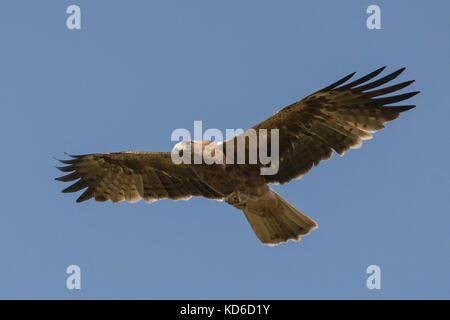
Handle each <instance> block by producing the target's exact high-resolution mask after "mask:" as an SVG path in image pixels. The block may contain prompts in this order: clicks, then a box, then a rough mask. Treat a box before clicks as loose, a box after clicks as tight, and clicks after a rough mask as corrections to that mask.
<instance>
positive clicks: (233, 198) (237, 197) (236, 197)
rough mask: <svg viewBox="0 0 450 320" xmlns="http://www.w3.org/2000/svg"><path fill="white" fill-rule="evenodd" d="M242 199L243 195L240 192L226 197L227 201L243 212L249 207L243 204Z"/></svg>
mask: <svg viewBox="0 0 450 320" xmlns="http://www.w3.org/2000/svg"><path fill="white" fill-rule="evenodd" d="M241 197H242V193H241V192H240V191H234V192H232V193H230V194H229V195H228V196H226V197H225V201H226V202H227V203H229V204H231V205H232V206H233V207H235V208H237V209H240V210H242V209H244V208H245V207H246V206H247V204H246V203H243V202H242V200H241Z"/></svg>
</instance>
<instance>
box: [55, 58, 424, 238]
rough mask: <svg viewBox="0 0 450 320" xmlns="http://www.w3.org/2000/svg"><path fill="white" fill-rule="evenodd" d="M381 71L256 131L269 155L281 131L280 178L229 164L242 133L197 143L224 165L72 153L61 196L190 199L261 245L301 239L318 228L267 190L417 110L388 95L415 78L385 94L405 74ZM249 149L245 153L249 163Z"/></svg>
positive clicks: (343, 82)
mask: <svg viewBox="0 0 450 320" xmlns="http://www.w3.org/2000/svg"><path fill="white" fill-rule="evenodd" d="M384 69H385V67H383V68H380V69H378V70H375V71H374V72H372V73H370V74H368V75H366V76H364V77H361V78H359V79H357V80H354V81H352V82H348V81H349V80H350V78H352V76H353V75H354V74H355V73H351V74H349V75H347V76H345V77H344V78H342V79H340V80H339V81H337V82H335V83H333V84H331V85H329V86H327V87H325V88H323V89H321V90H319V91H317V92H315V93H313V94H311V95H309V96H307V97H306V98H304V99H302V100H300V101H297V102H295V103H293V104H291V105H289V106H287V107H285V108H283V109H281V110H280V111H278V112H276V113H275V114H273V115H272V116H271V117H269V118H268V119H266V120H264V121H263V122H261V123H259V124H257V125H256V126H254V127H253V129H255V131H256V132H257V134H258V136H257V139H260V136H259V135H260V133H259V132H261V130H260V129H266V132H269V133H268V134H267V135H266V137H265V139H266V142H267V144H268V147H267V149H269V150H271V144H273V143H275V139H274V136H273V134H270V132H271V131H270V130H272V129H278V134H279V137H278V140H277V141H276V142H277V143H278V145H277V146H278V152H279V159H278V161H277V166H278V170H277V172H276V173H275V174H269V175H263V174H261V171H260V170H261V168H263V167H267V166H268V165H267V164H263V163H261V162H260V161H257V162H256V163H243V164H239V163H236V161H228V159H227V157H226V153H227V148H226V147H225V146H226V145H229V144H231V143H233V147H232V148H233V149H232V150H234V151H236V150H237V149H236V148H237V143H235V142H237V139H238V138H239V136H240V135H237V136H236V137H233V138H231V139H228V140H225V141H222V142H210V141H201V142H200V146H201V147H200V151H204V150H205V149H207V148H210V147H211V146H217V145H218V144H219V143H220V144H221V145H222V146H223V149H222V150H223V153H222V154H220V157H223V159H224V161H223V163H212V164H207V163H204V162H202V163H184V162H183V163H174V161H173V160H172V157H171V154H172V153H171V152H143V151H126V152H115V153H95V154H85V155H71V156H70V157H71V159H69V160H60V161H61V162H62V163H64V164H66V166H62V167H58V169H59V170H61V171H63V172H65V173H68V174H66V175H64V176H62V177H58V178H56V180H59V181H63V182H69V181H75V180H77V181H76V182H75V183H73V184H72V185H70V186H69V187H68V188H66V189H64V190H63V191H62V192H64V193H66V192H76V191H80V190H82V189H85V188H87V189H86V190H84V192H83V193H82V194H81V195H80V196H79V198H78V199H77V202H82V201H85V200H88V199H90V198H94V199H95V200H96V201H107V200H111V201H112V202H113V203H115V202H119V201H123V200H126V201H128V202H136V201H138V200H140V199H144V200H145V201H146V202H153V201H156V200H160V199H164V198H169V199H172V200H179V199H183V200H187V199H189V198H191V197H192V196H200V197H205V198H207V199H212V200H219V201H222V200H225V201H226V202H227V203H228V204H230V205H232V206H234V207H235V208H237V209H239V210H242V211H243V212H244V214H245V217H246V218H247V220H248V222H249V223H250V226H251V227H252V229H253V231H254V233H255V235H256V236H257V238H258V239H259V240H260V241H261V242H262V243H263V244H266V245H272V246H273V245H278V244H280V243H282V242H287V241H288V240H293V241H299V240H300V237H301V236H304V235H307V234H308V233H309V232H310V231H311V230H312V229H314V228H316V227H317V223H316V222H315V221H314V220H312V219H311V218H309V217H308V216H306V215H304V214H303V213H301V212H299V211H298V210H296V209H295V208H294V207H293V206H291V205H290V204H289V203H288V202H287V201H286V200H284V199H283V198H281V196H280V195H279V194H278V193H276V192H275V191H274V190H272V189H271V188H270V187H269V184H284V183H286V182H288V181H290V180H292V179H298V178H301V177H302V176H303V175H304V174H306V173H307V172H308V171H309V170H310V169H311V168H312V167H313V166H317V165H318V164H319V162H320V161H322V160H325V159H329V158H330V157H331V155H332V152H333V150H334V151H335V152H336V153H338V154H339V155H341V156H342V155H343V154H344V153H345V152H346V151H347V150H349V149H350V148H358V147H359V146H360V145H361V140H366V139H370V138H372V135H371V133H373V132H375V131H377V130H380V129H382V128H384V124H385V123H386V122H387V121H391V120H394V119H396V118H398V117H399V115H400V113H401V112H403V111H407V110H410V109H412V108H414V107H415V106H414V105H395V106H389V105H390V104H393V103H397V102H400V101H403V100H406V99H409V98H411V97H412V96H414V95H416V94H417V93H419V91H415V92H409V93H402V94H396V95H389V94H391V93H393V92H396V91H398V90H400V89H403V88H405V87H407V86H408V85H410V84H411V83H412V82H413V81H414V80H412V81H406V82H402V83H398V84H395V85H388V86H384V87H383V88H380V86H383V85H385V84H387V83H388V82H390V81H392V80H394V79H395V78H396V77H398V76H399V75H400V74H401V73H402V72H403V71H404V69H405V68H402V69H400V70H397V71H395V72H393V73H391V74H388V75H386V76H384V77H381V78H378V79H377V80H373V79H374V78H375V77H377V76H378V75H379V74H380V73H381V72H382V71H383V70H384ZM195 143H196V142H195V141H183V142H180V143H178V144H177V145H176V148H174V150H176V152H181V153H182V152H183V151H187V150H188V149H189V150H192V149H195V146H194V145H195ZM249 144H250V143H246V144H245V147H244V151H245V152H246V155H245V156H246V159H247V158H248V157H249V154H248V153H249V152H250V147H249ZM258 148H259V145H258ZM194 153H195V151H194ZM233 157H234V155H233ZM233 160H234V158H233ZM227 161H228V162H227Z"/></svg>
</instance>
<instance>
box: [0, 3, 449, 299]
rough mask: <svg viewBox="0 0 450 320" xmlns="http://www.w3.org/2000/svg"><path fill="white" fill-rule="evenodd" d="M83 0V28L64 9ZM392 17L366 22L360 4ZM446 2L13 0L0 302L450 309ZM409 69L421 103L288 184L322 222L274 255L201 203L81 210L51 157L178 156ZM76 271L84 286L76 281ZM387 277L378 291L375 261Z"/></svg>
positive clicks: (228, 216) (289, 196)
mask: <svg viewBox="0 0 450 320" xmlns="http://www.w3.org/2000/svg"><path fill="white" fill-rule="evenodd" d="M71 4H76V5H79V6H80V7H81V12H82V22H81V30H68V29H67V28H66V19H67V17H68V15H67V14H66V8H67V7H68V6H69V5H71ZM370 4H377V5H379V6H380V8H381V19H382V20H381V24H382V29H381V30H368V29H367V27H366V19H367V17H368V15H367V14H366V8H367V7H368V6H369V5H370ZM449 10H450V4H449V2H448V1H429V2H426V1H414V2H412V1H395V2H394V1H356V0H354V1H345V2H343V1H339V2H338V1H281V2H275V1H245V2H241V1H197V0H192V1H123V0H122V1H61V0H58V1H56V0H54V1H3V2H1V4H0V39H1V42H2V45H1V48H2V49H1V50H0V57H1V59H0V105H1V117H0V134H1V142H2V150H3V152H2V157H1V164H2V166H1V168H2V174H1V177H2V181H1V183H0V199H1V210H0V211H1V213H0V255H1V259H0V298H60V299H79V298H87V299H91V298H138V299H141V298H149V299H171V298H176V299H188V298H192V299H196V298H198V299H202V298H203V299H227V298H235V299H251V298H255V299H313V298H326V299H329V298H339V299H349V298H357V299H397V298H405V299H408V298H447V299H448V298H450V274H449V272H448V270H449V267H450V254H449V252H450V237H449V231H448V225H449V224H450V212H449V211H450V210H449V209H450V202H449V191H450V175H449V170H448V159H449V156H450V149H449V143H448V138H449V128H448V119H449V117H450V106H449V102H450V101H449V100H450V98H449V95H448V86H449V80H448V78H449V71H450V60H449V56H450V42H449V41H448V36H449V30H450V20H449V19H448V12H449ZM383 65H387V66H388V71H394V70H396V69H397V68H400V67H403V66H406V67H407V70H406V71H405V73H404V74H403V75H402V76H401V78H400V80H399V81H406V80H410V79H416V80H417V81H416V83H414V84H413V85H412V89H414V90H421V91H422V93H421V94H420V95H418V96H416V97H414V98H413V99H411V100H410V101H411V103H414V104H417V105H418V107H417V108H416V109H415V110H413V111H409V112H407V113H406V114H404V115H403V116H402V117H401V118H400V119H399V120H397V121H394V122H392V123H390V124H388V127H387V129H385V130H383V131H381V132H378V133H376V134H375V136H374V139H373V140H370V141H366V142H365V143H364V145H363V147H362V148H361V149H359V150H352V151H350V152H348V153H347V154H346V155H345V156H344V157H343V158H340V157H339V156H336V155H334V156H333V157H332V159H330V160H328V161H326V162H322V163H321V164H320V166H318V167H316V168H314V169H313V170H312V171H311V172H310V173H309V174H308V175H306V176H304V177H303V178H302V179H301V180H296V181H292V182H290V183H289V184H286V185H284V186H280V187H275V189H276V190H277V191H278V192H279V193H280V194H281V195H282V196H283V198H285V199H286V200H287V201H289V202H290V203H291V204H292V205H293V206H295V207H296V208H298V209H299V210H300V211H302V212H303V213H305V214H307V215H309V216H310V217H312V218H313V219H314V220H316V221H317V222H318V224H319V228H318V229H317V230H315V231H313V232H312V233H311V234H310V235H309V236H307V237H304V238H303V239H302V241H301V242H300V243H292V242H290V243H289V244H287V245H286V244H285V245H281V246H278V247H273V248H271V247H265V246H262V245H261V244H260V243H259V242H258V240H257V239H256V237H255V236H254V234H253V232H252V231H251V229H250V226H249V225H248V224H247V222H246V220H245V217H244V215H243V214H242V213H241V212H240V211H238V210H236V209H234V208H233V207H231V206H229V205H227V204H225V203H220V202H216V201H208V200H206V199H200V198H196V199H192V200H190V201H188V202H184V201H178V202H173V201H169V200H163V201H158V202H156V203H153V204H150V205H149V204H146V203H145V202H143V201H141V202H138V203H135V204H128V203H119V204H111V203H110V202H109V203H97V202H94V201H92V200H90V201H88V202H84V203H82V204H76V203H75V199H76V195H73V194H62V193H61V192H60V191H61V189H62V188H63V187H64V185H63V183H60V182H56V181H54V180H53V179H54V177H56V176H58V175H59V173H58V172H57V170H56V169H55V168H54V166H55V165H57V163H56V161H55V160H54V158H53V157H56V158H64V156H65V155H64V152H69V153H72V154H83V153H95V152H113V151H125V150H147V151H169V150H170V149H171V147H172V142H171V141H170V134H171V132H172V131H173V130H174V129H176V128H187V129H193V121H194V120H202V121H203V126H204V128H218V129H221V130H225V129H226V128H247V127H250V126H252V125H254V124H256V123H258V122H260V121H261V120H263V119H265V118H266V117H268V116H270V115H271V114H272V113H273V112H275V111H276V110H278V109H279V108H281V107H283V106H285V105H287V104H290V103H292V102H294V101H296V100H299V99H301V98H303V97H304V96H306V95H308V94H310V93H312V92H314V91H316V90H318V89H320V88H322V87H324V86H325V85H327V84H330V83H331V82H333V81H335V80H337V79H338V78H339V77H342V76H344V75H346V74H348V73H350V72H353V71H357V72H358V74H360V75H363V74H365V73H368V72H370V71H372V70H374V69H376V68H378V67H380V66H383ZM72 264H76V265H79V266H80V268H81V272H82V278H81V279H82V280H81V281H82V288H81V290H68V289H67V288H66V278H67V276H68V275H67V274H66V273H65V271H66V268H67V266H69V265H72ZM373 264H375V265H379V266H380V267H381V272H382V276H381V286H382V289H381V290H368V289H367V287H366V279H367V277H368V274H366V268H367V267H368V266H369V265H373Z"/></svg>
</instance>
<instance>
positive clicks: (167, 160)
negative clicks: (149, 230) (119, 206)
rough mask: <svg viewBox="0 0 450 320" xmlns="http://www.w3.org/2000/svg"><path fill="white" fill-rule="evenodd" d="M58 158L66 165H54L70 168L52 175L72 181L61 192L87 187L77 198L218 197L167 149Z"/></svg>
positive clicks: (151, 199)
mask: <svg viewBox="0 0 450 320" xmlns="http://www.w3.org/2000/svg"><path fill="white" fill-rule="evenodd" d="M71 157H72V158H73V159H70V160H60V161H61V162H62V163H64V164H67V165H68V166H63V167H58V169H59V170H61V171H63V172H71V173H69V174H67V175H65V176H62V177H59V178H56V180H59V181H64V182H68V181H74V180H77V179H79V180H78V181H76V182H75V183H74V184H72V185H71V186H69V187H68V188H66V189H64V190H63V192H76V191H79V190H82V189H84V188H87V189H86V190H85V191H84V192H83V193H82V194H81V196H80V197H79V198H78V199H77V202H82V201H85V200H88V199H90V198H94V199H95V200H97V201H107V200H111V201H112V202H118V201H122V200H126V201H128V202H136V201H138V200H140V199H144V200H145V201H146V202H152V201H156V200H159V199H163V198H169V199H173V200H177V199H189V198H190V197H192V196H203V197H206V198H208V199H217V200H218V199H222V197H223V196H222V195H221V194H219V193H217V192H216V191H214V190H212V189H211V188H210V187H209V186H208V185H206V184H205V183H204V182H203V181H202V180H201V179H200V178H198V176H197V175H196V174H195V172H194V170H193V168H192V166H189V165H184V164H179V165H176V164H174V163H173V162H172V160H171V157H170V152H139V151H128V152H118V153H98V154H87V155H75V156H71Z"/></svg>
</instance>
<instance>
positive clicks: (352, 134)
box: [253, 67, 419, 183]
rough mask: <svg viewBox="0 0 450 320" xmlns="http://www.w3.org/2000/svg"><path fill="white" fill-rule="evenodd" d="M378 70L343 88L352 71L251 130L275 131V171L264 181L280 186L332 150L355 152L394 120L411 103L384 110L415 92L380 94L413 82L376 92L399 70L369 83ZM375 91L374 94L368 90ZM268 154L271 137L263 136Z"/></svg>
mask: <svg viewBox="0 0 450 320" xmlns="http://www.w3.org/2000/svg"><path fill="white" fill-rule="evenodd" d="M384 68H385V67H383V68H380V69H378V70H376V71H374V72H372V73H370V74H368V75H366V76H364V77H362V78H360V79H358V80H355V81H353V82H350V83H348V84H344V83H345V82H347V81H348V80H349V79H350V78H351V77H352V76H353V75H354V73H352V74H350V75H348V76H346V77H344V78H342V79H341V80H339V81H337V82H335V83H333V84H331V85H330V86H328V87H326V88H323V89H322V90H320V91H318V92H316V93H314V94H312V95H310V96H308V97H306V98H304V99H303V100H300V101H298V102H296V103H294V104H291V105H289V106H287V107H285V108H283V109H282V110H280V111H279V112H277V113H275V114H274V115H273V116H271V117H270V118H268V119H266V120H265V121H263V122H261V123H260V124H258V125H256V126H255V127H253V129H255V130H256V131H257V132H258V130H259V129H268V132H269V131H270V129H279V156H280V159H279V171H278V173H277V174H275V175H266V176H265V178H266V181H267V182H270V183H285V182H287V181H289V180H291V179H294V178H299V177H301V176H302V175H304V174H305V173H307V172H308V171H309V170H310V169H311V168H312V166H313V165H318V164H319V162H320V161H321V160H324V159H328V158H330V157H331V154H332V150H335V151H336V152H337V153H338V154H340V155H343V154H344V153H345V152H346V151H347V150H348V149H350V148H357V147H359V146H360V145H361V140H365V139H370V138H371V137H372V135H371V134H370V133H371V132H375V131H377V130H380V129H382V128H384V123H385V122H387V121H391V120H394V119H396V118H398V117H399V115H400V113H401V112H403V111H406V110H410V109H412V108H414V107H415V106H414V105H404V106H387V105H389V104H391V103H396V102H399V101H403V100H405V99H408V98H410V97H412V96H414V95H416V94H417V93H419V92H418V91H416V92H410V93H404V94H399V95H390V96H387V97H386V96H385V97H379V96H384V95H386V94H389V93H393V92H395V91H398V90H400V89H402V88H405V87H406V86H408V85H410V84H411V83H412V82H413V81H407V82H402V83H399V84H396V85H392V86H388V87H385V88H381V89H380V88H379V87H380V86H381V85H384V84H385V83H388V82H389V81H391V80H393V79H395V78H396V77H397V76H398V75H399V74H400V73H402V72H403V71H404V69H405V68H402V69H400V70H397V71H395V72H393V73H391V74H389V75H387V76H385V77H383V78H380V79H378V80H375V81H373V82H369V83H368V81H369V80H371V79H372V78H374V77H376V76H377V75H378V74H379V73H381V72H382V71H383V70H384ZM372 89H375V90H372ZM268 140H269V141H268V143H269V146H268V148H267V150H270V144H271V142H272V141H271V138H270V135H268Z"/></svg>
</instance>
